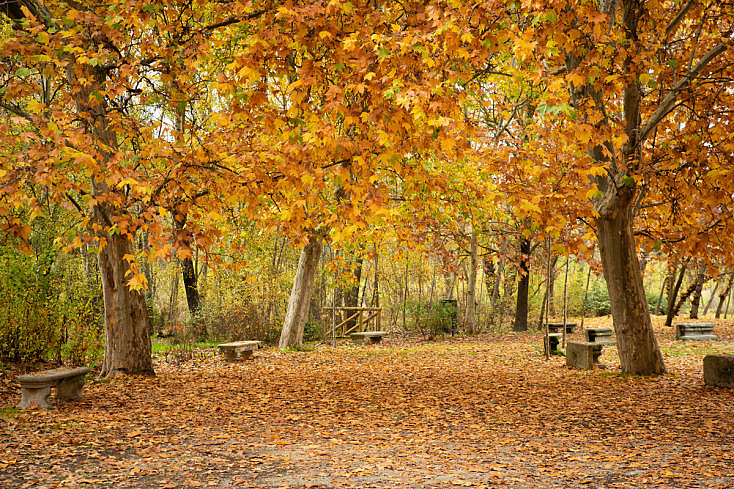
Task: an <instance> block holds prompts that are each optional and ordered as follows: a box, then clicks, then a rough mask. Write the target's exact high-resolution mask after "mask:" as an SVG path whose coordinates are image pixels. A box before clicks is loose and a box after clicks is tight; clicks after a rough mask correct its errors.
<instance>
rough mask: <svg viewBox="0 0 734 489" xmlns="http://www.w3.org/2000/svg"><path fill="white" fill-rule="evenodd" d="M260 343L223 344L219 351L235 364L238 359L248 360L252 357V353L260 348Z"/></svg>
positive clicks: (239, 342)
mask: <svg viewBox="0 0 734 489" xmlns="http://www.w3.org/2000/svg"><path fill="white" fill-rule="evenodd" d="M260 343H261V342H260V341H235V342H233V343H222V344H221V345H218V348H219V351H220V352H221V353H222V355H224V359H225V360H227V361H228V362H234V361H236V360H237V359H238V358H240V359H243V360H246V359H248V358H251V357H252V352H253V351H255V350H257V349H259V348H260Z"/></svg>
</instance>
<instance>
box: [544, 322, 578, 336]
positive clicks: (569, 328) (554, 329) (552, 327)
mask: <svg viewBox="0 0 734 489" xmlns="http://www.w3.org/2000/svg"><path fill="white" fill-rule="evenodd" d="M563 324H564V323H562V322H559V323H548V331H550V332H551V333H562V332H563V331H562V330H563ZM565 324H566V333H573V332H574V330H575V329H576V323H565Z"/></svg>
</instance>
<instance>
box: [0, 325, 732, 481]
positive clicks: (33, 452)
mask: <svg viewBox="0 0 734 489" xmlns="http://www.w3.org/2000/svg"><path fill="white" fill-rule="evenodd" d="M602 321H603V320H602ZM607 321H608V319H607ZM591 325H599V324H591ZM656 332H657V334H658V338H659V341H660V345H661V348H662V350H663V353H664V356H665V360H666V365H667V366H668V370H669V373H668V374H666V375H664V376H660V377H656V378H643V377H637V376H631V375H624V374H622V373H621V371H620V369H619V361H618V359H617V355H616V350H615V348H614V347H608V346H607V347H605V348H604V352H603V354H602V357H601V359H602V361H604V362H605V363H606V364H607V365H608V368H607V369H606V370H594V371H579V370H573V369H570V368H568V367H566V365H565V360H564V358H563V357H560V356H554V357H552V358H551V360H550V361H546V360H545V358H544V356H543V355H542V351H541V347H542V335H541V334H540V333H527V334H503V335H486V336H478V337H471V338H459V337H457V338H446V339H443V340H439V341H434V342H427V341H420V340H417V339H413V340H406V339H399V338H391V337H388V338H386V339H385V340H384V341H383V343H382V344H380V345H370V346H353V345H346V344H341V345H338V346H337V347H336V348H332V347H329V346H319V347H318V348H317V349H316V350H315V351H307V352H284V353H283V352H278V351H276V350H260V351H258V352H256V354H255V356H254V358H253V359H252V360H250V361H245V362H237V363H227V362H225V361H223V359H222V358H221V357H220V356H219V355H217V354H216V353H215V352H214V351H210V352H208V354H207V355H204V356H200V357H199V358H198V359H194V360H190V361H186V362H179V363H175V362H168V361H165V360H164V359H162V358H159V359H158V360H157V365H156V371H157V374H158V375H157V377H155V378H124V377H123V378H116V379H112V380H106V381H98V382H88V383H87V386H86V387H85V390H84V397H83V398H82V399H80V400H77V401H74V402H65V403H56V404H54V405H53V406H52V408H51V409H49V410H46V411H38V410H30V411H16V410H14V409H12V408H11V406H14V405H15V404H17V403H18V401H19V399H20V390H19V388H18V387H17V382H15V376H14V375H12V378H10V377H11V375H10V374H9V372H8V371H5V372H4V373H3V375H4V377H3V379H2V390H0V395H2V398H0V407H1V408H3V410H2V411H1V412H2V414H1V417H0V427H1V431H0V487H13V488H15V487H163V488H166V487H168V488H174V487H293V488H296V487H312V488H318V487H323V488H329V487H360V488H361V487H501V486H508V487H518V488H521V487H530V486H536V487H588V488H602V487H721V488H723V487H732V486H734V389H719V388H713V387H708V386H705V385H704V384H703V380H702V360H703V357H704V356H705V355H706V354H709V353H734V322H731V321H728V322H717V324H716V334H717V335H718V336H719V338H720V339H719V341H715V342H702V343H698V342H696V343H694V342H685V343H683V342H679V341H675V340H674V339H673V338H672V334H671V332H670V331H669V330H668V329H665V328H663V327H660V326H657V327H656ZM570 337H571V338H572V339H580V338H581V335H580V334H579V333H576V334H574V335H571V336H570ZM16 373H17V372H16Z"/></svg>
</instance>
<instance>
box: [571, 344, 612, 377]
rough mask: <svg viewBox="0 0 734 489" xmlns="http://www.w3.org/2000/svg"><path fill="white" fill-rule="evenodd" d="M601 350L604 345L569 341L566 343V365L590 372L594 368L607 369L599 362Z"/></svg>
mask: <svg viewBox="0 0 734 489" xmlns="http://www.w3.org/2000/svg"><path fill="white" fill-rule="evenodd" d="M602 348H604V343H593V342H590V341H569V342H568V343H566V365H568V366H569V367H574V368H580V369H582V370H591V369H593V368H594V367H596V368H607V366H606V365H604V364H603V363H601V362H600V361H599V357H600V356H601V350H602Z"/></svg>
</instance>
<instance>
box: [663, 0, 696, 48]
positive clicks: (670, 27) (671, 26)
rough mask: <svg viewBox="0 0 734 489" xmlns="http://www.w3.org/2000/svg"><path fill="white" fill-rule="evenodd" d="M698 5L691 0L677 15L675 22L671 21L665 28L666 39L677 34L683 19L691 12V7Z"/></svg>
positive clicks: (694, 0)
mask: <svg viewBox="0 0 734 489" xmlns="http://www.w3.org/2000/svg"><path fill="white" fill-rule="evenodd" d="M695 4H696V0H689V1H688V3H687V4H685V5H684V6H683V8H682V9H680V12H678V15H676V16H675V17H674V18H673V20H671V21H670V23H669V24H668V26H667V27H666V28H665V39H668V37H670V35H671V34H672V33H673V32H675V30H676V29H677V28H678V25H679V24H680V23H681V21H682V20H683V18H684V17H685V16H686V14H687V13H688V11H689V10H691V7H693V6H694V5H695Z"/></svg>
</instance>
